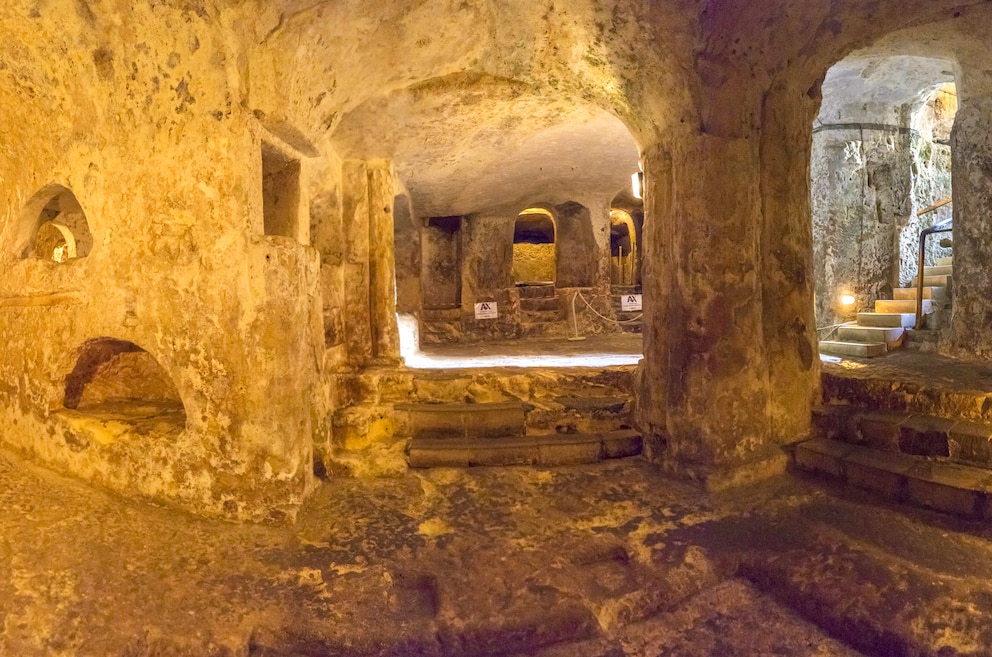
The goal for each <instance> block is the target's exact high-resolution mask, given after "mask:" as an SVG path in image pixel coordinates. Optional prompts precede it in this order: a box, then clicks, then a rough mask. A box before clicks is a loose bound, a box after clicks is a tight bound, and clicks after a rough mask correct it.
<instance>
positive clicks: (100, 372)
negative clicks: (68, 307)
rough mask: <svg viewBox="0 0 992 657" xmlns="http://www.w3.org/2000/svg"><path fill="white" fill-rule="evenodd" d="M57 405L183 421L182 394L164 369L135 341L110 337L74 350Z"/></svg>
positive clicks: (88, 411) (84, 411)
mask: <svg viewBox="0 0 992 657" xmlns="http://www.w3.org/2000/svg"><path fill="white" fill-rule="evenodd" d="M62 405H63V406H64V407H65V408H67V409H70V410H75V411H78V412H79V413H82V414H88V415H101V416H117V417H121V418H124V419H127V418H136V417H141V418H149V417H158V418H160V419H164V420H167V422H168V424H170V425H180V426H185V424H186V413H185V409H184V407H183V402H182V398H181V397H180V395H179V390H178V389H177V387H176V385H175V383H174V382H173V380H172V378H171V377H170V376H169V374H168V372H166V371H165V369H164V368H163V367H162V366H161V365H160V364H159V363H158V361H156V360H155V358H154V357H153V356H152V355H151V354H149V353H148V352H147V351H145V350H144V349H142V348H141V347H139V346H138V345H136V344H134V343H132V342H127V341H125V340H118V339H115V338H107V337H104V338H96V339H93V340H89V341H87V342H85V343H84V344H83V345H82V346H81V347H80V348H79V351H78V354H77V356H76V362H75V366H74V367H73V368H72V371H71V372H69V374H68V376H66V379H65V396H64V397H63V400H62Z"/></svg>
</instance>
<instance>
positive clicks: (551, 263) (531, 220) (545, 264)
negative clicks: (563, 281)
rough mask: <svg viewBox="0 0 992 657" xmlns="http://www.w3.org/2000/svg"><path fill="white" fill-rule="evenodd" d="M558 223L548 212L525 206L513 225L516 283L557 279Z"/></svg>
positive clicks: (551, 281)
mask: <svg viewBox="0 0 992 657" xmlns="http://www.w3.org/2000/svg"><path fill="white" fill-rule="evenodd" d="M557 232H558V230H557V225H556V222H555V217H554V215H553V214H552V213H551V211H549V210H546V209H544V208H537V207H535V208H528V209H526V210H524V211H523V212H521V213H520V214H519V215H517V219H516V221H515V223H514V226H513V265H512V272H513V280H514V282H515V283H516V284H517V285H537V284H541V285H548V284H553V283H554V282H555V279H556V278H557V257H556V248H555V247H556V242H557Z"/></svg>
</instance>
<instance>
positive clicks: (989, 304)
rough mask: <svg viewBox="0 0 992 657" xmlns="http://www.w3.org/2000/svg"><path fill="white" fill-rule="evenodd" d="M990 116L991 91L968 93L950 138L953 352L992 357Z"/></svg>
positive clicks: (991, 167) (975, 356)
mask: <svg viewBox="0 0 992 657" xmlns="http://www.w3.org/2000/svg"><path fill="white" fill-rule="evenodd" d="M966 88H967V87H964V86H962V89H966ZM990 120H992V95H983V96H978V97H976V96H969V97H963V98H962V100H961V104H960V106H959V108H958V113H957V116H956V117H955V120H954V130H953V133H952V137H951V143H952V158H953V165H952V181H953V182H952V184H953V186H954V237H953V240H954V305H953V310H952V313H953V315H952V319H951V326H952V335H951V339H950V351H951V352H952V353H953V354H954V355H956V356H960V357H962V358H982V359H986V358H989V357H992V270H990V268H989V265H988V260H989V254H990V253H992V133H990V132H989V129H988V126H989V122H990ZM935 237H939V236H935ZM931 239H933V238H931Z"/></svg>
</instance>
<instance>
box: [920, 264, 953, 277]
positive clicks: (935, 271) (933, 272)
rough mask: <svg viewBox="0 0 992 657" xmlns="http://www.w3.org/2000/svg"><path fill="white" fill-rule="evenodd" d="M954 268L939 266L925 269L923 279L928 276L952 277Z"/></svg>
mask: <svg viewBox="0 0 992 657" xmlns="http://www.w3.org/2000/svg"><path fill="white" fill-rule="evenodd" d="M951 270H952V267H951V265H937V266H936V267H924V268H923V277H924V278H926V277H928V276H950V275H951V273H952V272H951Z"/></svg>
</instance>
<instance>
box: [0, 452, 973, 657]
mask: <svg viewBox="0 0 992 657" xmlns="http://www.w3.org/2000/svg"><path fill="white" fill-rule="evenodd" d="M825 486H827V484H824V483H820V482H816V481H809V480H805V479H799V478H796V477H794V476H787V477H782V478H779V479H775V480H772V481H770V482H767V483H766V484H764V485H762V486H760V487H758V488H753V489H747V490H745V491H735V492H732V493H730V494H725V495H722V496H715V497H714V496H704V494H703V493H701V492H700V491H698V490H696V489H694V488H690V487H686V486H684V485H682V484H679V483H677V482H673V481H671V480H669V479H666V478H664V477H662V476H661V475H660V474H659V473H658V472H657V470H656V469H655V468H654V467H653V466H651V465H650V464H647V463H645V462H643V461H640V460H625V461H620V462H614V463H608V464H600V465H596V466H583V467H578V466H576V467H567V468H558V469H555V470H549V469H538V468H528V467H517V468H503V469H484V468H478V469H469V470H448V469H438V470H429V471H419V472H411V473H409V474H407V475H404V476H401V477H396V478H391V479H377V480H348V479H345V480H337V481H330V482H327V483H325V484H323V485H322V486H321V488H320V489H319V490H317V491H316V492H315V494H314V495H313V496H312V497H311V498H310V501H309V503H308V504H307V505H306V507H305V508H304V509H303V510H302V512H301V514H300V519H299V521H298V522H297V524H295V525H293V526H252V525H236V524H230V523H224V522H219V521H207V520H202V519H197V518H194V517H191V516H188V515H185V514H184V513H181V512H177V511H174V510H171V509H166V508H161V507H155V506H150V505H147V504H144V503H141V502H135V501H133V500H125V499H122V498H119V497H116V496H114V495H111V494H108V493H104V492H102V491H100V490H97V489H94V488H91V487H89V486H87V485H85V484H82V483H79V482H77V481H75V480H72V479H67V478H64V477H61V476H59V475H56V474H54V473H52V472H49V471H47V470H44V469H42V468H39V467H37V466H35V465H33V464H31V463H29V462H26V461H24V460H22V459H21V458H20V457H19V456H17V455H14V454H11V453H8V452H0V528H2V529H0V654H3V655H18V656H25V657H30V656H33V655H39V656H40V655H46V656H48V655H87V656H88V655H93V656H97V655H99V656H110V655H127V656H129V657H138V656H145V655H148V656H151V655H155V656H167V655H236V656H247V655H250V656H258V657H274V656H280V657H282V656H286V657H288V656H297V657H298V656H304V655H306V656H309V655H319V656H329V655H397V656H400V655H402V656H406V655H520V656H522V655H535V656H540V657H556V656H559V655H578V656H586V655H588V656H591V657H607V656H609V657H623V656H626V657H634V656H641V655H644V656H652V657H653V656H656V655H693V656H694V655H699V656H702V655H741V656H744V655H780V656H792V655H797V656H798V655H856V654H859V653H858V652H856V651H857V650H861V651H864V653H866V654H874V655H930V654H932V655H941V656H944V655H984V654H990V650H992V648H989V646H992V618H990V614H992V531H990V530H989V529H988V528H985V527H982V526H976V525H970V524H968V523H966V522H963V521H958V520H951V519H948V518H945V517H942V516H937V515H931V514H927V513H924V512H919V511H914V510H906V509H898V508H896V507H891V506H888V505H886V504H885V503H882V502H876V501H872V500H870V499H865V498H864V497H863V496H862V495H860V494H858V495H853V494H851V493H846V492H844V491H841V490H834V489H830V488H826V487H825Z"/></svg>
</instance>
